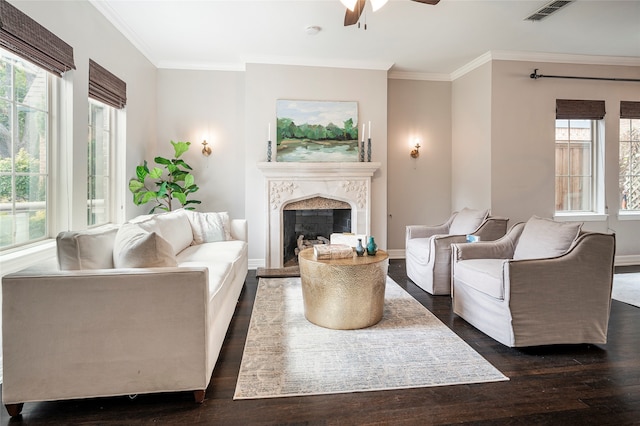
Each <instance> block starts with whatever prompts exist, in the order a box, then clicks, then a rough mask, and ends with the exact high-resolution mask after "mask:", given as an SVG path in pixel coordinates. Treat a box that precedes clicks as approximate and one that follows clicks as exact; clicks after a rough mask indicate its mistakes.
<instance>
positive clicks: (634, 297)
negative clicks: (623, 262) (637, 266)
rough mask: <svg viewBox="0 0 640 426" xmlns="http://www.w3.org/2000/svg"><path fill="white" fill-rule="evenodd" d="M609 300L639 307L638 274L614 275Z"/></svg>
mask: <svg viewBox="0 0 640 426" xmlns="http://www.w3.org/2000/svg"><path fill="white" fill-rule="evenodd" d="M611 298H612V299H615V300H618V301H620V302H624V303H628V304H629V305H633V306H637V307H640V273H626V274H614V275H613V289H612V291H611Z"/></svg>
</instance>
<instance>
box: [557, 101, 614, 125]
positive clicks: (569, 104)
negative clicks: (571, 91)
mask: <svg viewBox="0 0 640 426" xmlns="http://www.w3.org/2000/svg"><path fill="white" fill-rule="evenodd" d="M604 114H605V110H604V101H583V100H573V99H556V119H558V120H602V119H603V118H604Z"/></svg>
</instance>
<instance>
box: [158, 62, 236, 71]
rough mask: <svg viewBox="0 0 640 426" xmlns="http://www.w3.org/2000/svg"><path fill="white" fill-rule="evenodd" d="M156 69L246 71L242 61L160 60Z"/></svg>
mask: <svg viewBox="0 0 640 426" xmlns="http://www.w3.org/2000/svg"><path fill="white" fill-rule="evenodd" d="M156 68H158V69H171V70H193V71H243V72H244V71H246V64H245V63H244V62H228V63H223V62H197V63H196V62H191V63H188V62H170V61H160V62H158V64H157V65H156Z"/></svg>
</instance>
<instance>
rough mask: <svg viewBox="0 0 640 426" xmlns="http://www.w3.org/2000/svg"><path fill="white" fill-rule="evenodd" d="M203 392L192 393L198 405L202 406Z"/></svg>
mask: <svg viewBox="0 0 640 426" xmlns="http://www.w3.org/2000/svg"><path fill="white" fill-rule="evenodd" d="M204 392H205V391H204V390H195V391H193V398H194V399H195V400H196V402H197V403H198V404H202V403H203V402H204Z"/></svg>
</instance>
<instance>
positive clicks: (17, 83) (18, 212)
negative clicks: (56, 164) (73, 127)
mask: <svg viewBox="0 0 640 426" xmlns="http://www.w3.org/2000/svg"><path fill="white" fill-rule="evenodd" d="M49 78H50V77H49V74H48V73H47V72H46V71H44V70H42V69H40V68H39V67H37V66H35V65H32V64H30V63H28V62H26V61H23V60H21V59H19V58H17V57H15V56H13V55H11V54H9V53H8V52H6V51H4V50H1V49H0V249H6V248H10V247H13V246H16V245H20V244H26V243H29V242H32V241H35V240H38V239H42V238H45V237H47V236H48V235H47V234H48V232H47V226H46V223H47V210H46V208H47V184H48V170H47V149H48V145H49V141H48V134H49V131H48V127H49V112H48V110H47V108H48V103H49V100H48V82H49Z"/></svg>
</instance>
